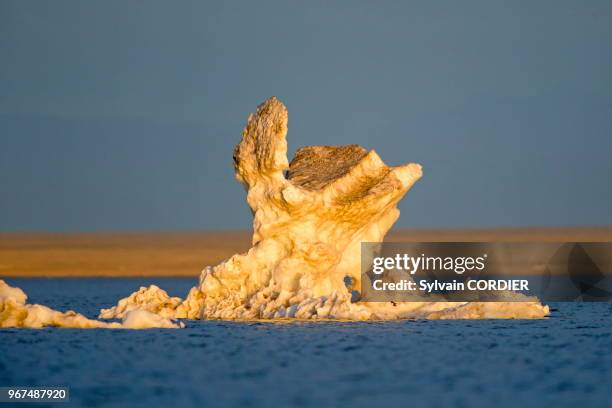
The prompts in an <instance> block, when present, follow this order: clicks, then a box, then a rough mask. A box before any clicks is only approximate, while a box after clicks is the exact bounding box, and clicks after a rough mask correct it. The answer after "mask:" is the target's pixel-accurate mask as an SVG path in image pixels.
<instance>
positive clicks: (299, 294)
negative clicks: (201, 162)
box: [100, 97, 549, 320]
mask: <svg viewBox="0 0 612 408" xmlns="http://www.w3.org/2000/svg"><path fill="white" fill-rule="evenodd" d="M287 119H288V117H287V109H286V108H285V106H284V105H283V104H282V103H281V102H280V101H279V100H278V99H276V98H274V97H272V98H270V99H268V100H267V101H265V102H264V103H263V104H261V105H260V106H259V107H258V108H257V112H256V113H255V114H254V115H250V116H249V118H248V121H247V125H246V127H245V129H244V131H243V133H242V141H241V142H240V143H239V144H238V145H237V146H236V148H235V150H234V168H235V172H236V178H237V179H238V180H239V181H240V182H241V183H242V184H243V185H244V187H245V189H246V191H247V203H248V205H249V207H250V208H251V211H252V213H253V218H254V220H253V246H252V248H251V249H250V250H248V251H247V252H246V253H243V254H237V255H234V256H232V257H231V258H229V259H227V260H226V261H224V262H222V263H221V264H219V265H217V266H213V267H206V268H205V269H204V270H203V271H202V273H201V276H200V279H199V283H198V285H197V286H195V287H194V288H192V289H191V291H190V292H189V294H188V295H187V297H186V299H185V300H182V299H180V298H172V297H170V296H168V294H167V293H166V292H164V291H163V290H161V289H160V288H158V287H156V286H150V287H149V288H144V287H143V288H140V290H139V291H137V292H135V293H134V294H132V295H130V296H129V297H127V298H125V299H122V300H121V301H119V303H118V304H117V305H116V306H114V307H112V308H110V309H104V310H102V311H101V314H100V317H101V318H113V317H123V316H125V315H126V314H128V313H130V312H132V311H134V310H145V311H147V312H149V313H154V314H156V315H159V316H161V317H164V318H189V319H276V318H299V319H352V320H367V319H403V318H426V319H482V318H541V317H544V316H547V315H548V313H549V309H548V307H547V306H545V305H542V304H540V302H538V301H537V299H533V300H531V301H524V302H495V303H491V302H489V303H482V302H454V303H452V302H395V303H392V302H389V303H365V302H351V292H352V291H353V290H357V291H358V290H359V288H360V287H361V286H360V285H361V282H360V278H361V277H360V260H361V257H360V244H361V242H380V241H382V240H383V239H384V236H385V234H386V233H387V231H388V230H389V228H391V226H392V225H393V223H394V222H395V221H396V220H397V218H398V217H399V210H398V209H397V203H398V201H399V200H400V199H401V198H402V197H403V196H404V195H405V194H406V192H407V191H408V190H409V189H410V188H411V187H412V185H413V184H414V183H415V182H416V181H417V180H418V179H419V178H420V177H421V175H422V172H421V166H420V165H418V164H414V163H409V164H405V165H400V166H397V167H389V166H387V165H385V163H384V162H383V161H382V160H381V158H380V157H379V156H378V154H376V152H375V151H367V150H365V149H363V148H362V147H360V146H357V145H348V146H308V147H304V148H301V149H298V151H297V152H296V155H295V157H294V159H293V160H292V162H291V163H289V162H288V160H287V142H286V133H287ZM347 277H348V278H350V282H351V284H350V285H348V286H347V285H346V284H345V282H346V280H345V278H347Z"/></svg>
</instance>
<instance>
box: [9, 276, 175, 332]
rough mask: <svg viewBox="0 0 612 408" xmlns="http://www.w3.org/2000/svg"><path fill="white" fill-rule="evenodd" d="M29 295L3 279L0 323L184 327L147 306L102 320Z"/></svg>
mask: <svg viewBox="0 0 612 408" xmlns="http://www.w3.org/2000/svg"><path fill="white" fill-rule="evenodd" d="M27 299H28V297H27V295H26V294H25V293H24V292H23V291H22V290H21V289H19V288H14V287H12V286H9V285H8V284H7V283H6V282H4V281H3V280H0V327H28V328H34V329H39V328H42V327H45V326H55V327H66V328H74V329H94V328H103V329H149V328H155V327H159V328H167V329H176V328H181V327H184V325H183V323H181V322H179V323H174V322H172V321H171V320H170V319H167V318H164V317H161V316H159V315H157V314H155V313H151V312H149V311H146V310H140V309H135V310H131V311H129V312H127V313H125V314H124V316H123V322H122V323H118V322H101V321H99V320H92V319H88V318H87V317H85V316H83V315H82V314H79V313H76V312H73V311H72V310H69V311H67V312H58V311H57V310H53V309H51V308H48V307H47V306H43V305H31V304H27V303H26V301H27Z"/></svg>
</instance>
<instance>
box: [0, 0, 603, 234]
mask: <svg viewBox="0 0 612 408" xmlns="http://www.w3.org/2000/svg"><path fill="white" fill-rule="evenodd" d="M610 21H612V3H610V2H607V1H601V2H599V1H586V2H585V1H572V2H569V1H550V2H549V1H536V2H532V1H515V2H505V1H503V2H502V1H467V2H453V1H448V2H445V1H441V2H428V1H408V2H405V1H402V2H399V1H397V2H395V1H383V2H361V1H339V2H280V1H279V2H267V1H264V2H246V1H245V2H215V3H213V2H202V1H194V2H188V1H181V2H173V3H168V2H154V1H148V2H136V1H127V2H125V1H104V2H76V1H74V2H72V1H70V2H67V1H54V2H34V1H3V2H0V55H1V58H2V60H1V63H0V89H1V91H0V189H1V197H0V230H3V231H14V230H22V231H30V230H51V231H85V230H182V229H189V230H194V229H228V228H231V229H235V228H249V226H250V212H249V210H248V207H247V206H246V203H245V201H244V190H243V189H242V187H241V186H240V185H239V184H238V183H237V182H236V181H234V178H233V170H232V160H231V154H232V149H233V146H234V145H235V144H236V143H237V142H238V141H239V139H240V132H241V130H242V127H243V125H244V122H245V120H246V117H247V115H248V113H250V112H252V111H253V110H254V109H255V107H256V106H257V104H258V103H260V102H261V101H263V100H264V99H265V98H267V97H268V96H271V95H276V96H277V97H279V98H280V99H281V100H282V101H283V102H285V104H286V105H287V106H288V108H289V133H288V143H289V149H290V155H292V154H293V152H294V151H295V149H296V148H297V147H299V146H303V145H311V144H347V143H359V144H361V145H363V146H365V147H367V148H374V149H375V150H376V151H377V152H378V153H379V154H380V155H381V157H382V158H383V159H384V160H385V161H386V162H387V163H389V164H399V163H403V162H410V161H412V162H418V163H421V164H422V165H423V167H424V177H423V179H422V180H421V181H420V182H419V183H418V184H417V185H416V186H415V187H414V188H413V190H411V191H410V192H409V193H408V195H407V196H406V198H405V199H404V200H403V201H402V202H401V204H400V210H401V211H402V216H401V218H400V220H399V221H398V224H397V225H398V226H400V227H495V226H525V225H544V226H550V225H567V226H570V225H610V224H612V183H611V180H610V176H611V175H612V75H610V73H611V72H612V52H610V51H611V50H612V24H610Z"/></svg>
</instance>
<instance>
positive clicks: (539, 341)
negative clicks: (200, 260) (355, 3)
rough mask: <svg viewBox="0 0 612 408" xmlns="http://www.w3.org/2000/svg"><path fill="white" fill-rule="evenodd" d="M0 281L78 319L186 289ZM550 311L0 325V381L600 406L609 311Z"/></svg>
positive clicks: (312, 401)
mask: <svg viewBox="0 0 612 408" xmlns="http://www.w3.org/2000/svg"><path fill="white" fill-rule="evenodd" d="M7 281H8V283H9V284H11V285H12V286H18V287H21V288H22V289H24V290H25V291H26V293H27V294H28V295H29V303H41V304H45V305H48V306H50V307H53V308H55V309H58V310H68V309H72V310H76V311H78V312H81V313H84V314H85V315H87V316H88V317H96V316H97V313H98V311H99V309H100V308H102V307H108V306H111V305H113V304H115V303H116V301H117V300H118V299H119V298H121V297H124V296H127V295H128V294H130V293H131V292H132V291H134V290H136V289H137V288H138V287H139V286H140V285H148V284H151V283H155V284H157V285H159V286H160V287H162V288H164V289H166V290H167V291H168V292H169V293H170V294H171V295H178V296H184V295H185V294H186V293H187V291H188V290H189V288H190V287H191V286H193V284H194V283H195V279H183V278H181V279H159V278H150V279H140V278H139V279H7ZM552 307H553V313H552V316H551V317H550V318H549V319H545V320H533V321H529V320H482V321H391V322H354V323H353V322H312V323H303V322H295V323H282V324H279V323H263V322H255V323H239V322H221V321H186V324H187V327H186V328H185V329H183V330H158V329H154V330H142V331H132V330H101V329H97V330H73V329H55V328H46V329H43V330H29V329H3V330H0V386H34V385H37V386H66V387H69V388H70V402H68V403H60V404H57V403H56V404H52V405H49V404H43V403H38V404H35V405H33V406H36V407H43V406H66V407H67V406H83V407H106V406H109V407H116V406H117V407H119V406H130V407H158V406H159V407H167V406H170V407H192V406H193V407H253V406H278V407H286V406H296V407H319V406H341V405H342V406H349V407H368V408H372V407H378V406H381V404H382V403H385V404H398V405H397V406H432V407H445V406H459V407H461V406H483V407H491V406H495V407H500V406H502V407H503V406H517V405H519V406H523V407H525V406H538V405H544V406H568V407H570V406H571V407H574V408H575V407H576V406H577V404H585V405H586V406H609V405H610V399H611V396H612V319H611V317H612V303H558V304H553V305H552ZM2 406H8V405H7V404H0V408H1V407H2ZM15 406H17V407H25V406H26V404H24V403H20V404H15ZM387 406H390V405H387Z"/></svg>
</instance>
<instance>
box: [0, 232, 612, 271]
mask: <svg viewBox="0 0 612 408" xmlns="http://www.w3.org/2000/svg"><path fill="white" fill-rule="evenodd" d="M386 240H387V241H393V242H445V241H446V242H454V241H456V242H470V241H472V242H487V241H497V242H522V241H532V242H538V241H539V242H543V241H548V242H566V241H571V242H574V241H576V242H612V227H601V228H597V227H590V228H509V229H473V230H468V229H462V230H397V231H392V232H390V233H389V235H388V236H387V239H386ZM249 247H250V234H249V233H248V232H246V231H244V232H243V231H229V232H193V233H190V232H180V233H168V232H164V233H86V234H49V233H36V234H30V233H27V234H25V233H0V277H34V276H47V277H59V276H64V277H67V276H72V277H80V276H83V277H87V276H117V277H130V276H194V277H196V276H198V275H199V273H200V271H201V270H202V269H203V268H204V267H205V266H207V265H215V264H217V263H219V262H220V261H222V260H223V259H225V258H227V257H229V256H232V255H233V254H235V253H238V252H243V251H246V250H247V249H248V248H249Z"/></svg>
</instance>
